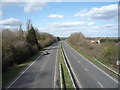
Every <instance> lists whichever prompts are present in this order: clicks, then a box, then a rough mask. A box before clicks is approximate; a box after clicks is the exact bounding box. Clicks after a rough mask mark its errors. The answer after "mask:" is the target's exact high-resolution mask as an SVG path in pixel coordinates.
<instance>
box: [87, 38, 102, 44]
mask: <svg viewBox="0 0 120 90" xmlns="http://www.w3.org/2000/svg"><path fill="white" fill-rule="evenodd" d="M87 40H90V42H92V43H101V42H100V40H101V39H100V38H87Z"/></svg>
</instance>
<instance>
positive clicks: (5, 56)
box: [2, 20, 58, 72]
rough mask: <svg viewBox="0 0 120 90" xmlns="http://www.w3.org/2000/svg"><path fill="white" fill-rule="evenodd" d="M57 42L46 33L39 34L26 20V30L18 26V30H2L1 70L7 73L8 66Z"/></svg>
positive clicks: (20, 61)
mask: <svg viewBox="0 0 120 90" xmlns="http://www.w3.org/2000/svg"><path fill="white" fill-rule="evenodd" d="M56 41H58V39H57V37H54V36H53V35H51V34H48V33H41V32H39V31H38V29H37V28H34V27H33V25H32V23H31V21H30V20H28V22H27V24H26V30H23V29H22V25H20V27H19V29H18V30H10V29H4V30H2V70H3V72H5V71H7V70H8V68H9V67H10V66H13V65H17V64H20V63H22V62H24V61H25V60H27V59H29V58H30V57H31V56H33V55H34V54H36V53H37V52H38V51H40V50H42V49H43V48H44V47H46V46H49V45H51V44H52V43H54V42H56Z"/></svg>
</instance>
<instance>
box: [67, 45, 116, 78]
mask: <svg viewBox="0 0 120 90" xmlns="http://www.w3.org/2000/svg"><path fill="white" fill-rule="evenodd" d="M68 44H69V45H70V46H71V47H72V48H74V49H75V50H76V51H77V52H78V53H80V54H81V55H83V56H84V57H85V58H87V59H88V60H89V61H91V62H92V63H94V64H95V65H96V66H98V67H99V68H101V69H102V70H104V71H105V72H106V73H108V74H109V75H110V76H112V77H114V78H116V79H117V80H118V75H116V74H114V73H113V72H111V71H109V70H108V69H106V68H104V67H103V66H101V65H100V64H99V63H97V62H96V61H95V60H94V59H95V58H93V57H92V56H90V55H88V54H86V53H85V52H83V51H81V50H80V49H78V48H77V47H75V46H74V45H72V44H71V43H68ZM96 59H97V58H96ZM106 66H108V65H106Z"/></svg>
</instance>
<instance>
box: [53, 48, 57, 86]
mask: <svg viewBox="0 0 120 90" xmlns="http://www.w3.org/2000/svg"><path fill="white" fill-rule="evenodd" d="M57 47H58V46H57ZM57 59H58V49H57V51H56V61H55V72H54V88H55V85H56V68H57Z"/></svg>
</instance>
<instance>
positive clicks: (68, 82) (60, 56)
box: [58, 45, 73, 89]
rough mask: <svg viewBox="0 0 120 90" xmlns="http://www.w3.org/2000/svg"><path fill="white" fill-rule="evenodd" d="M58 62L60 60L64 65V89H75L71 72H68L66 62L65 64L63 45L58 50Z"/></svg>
mask: <svg viewBox="0 0 120 90" xmlns="http://www.w3.org/2000/svg"><path fill="white" fill-rule="evenodd" d="M58 60H59V63H61V64H62V69H63V75H64V76H63V81H64V82H62V86H63V88H64V89H69V88H73V84H72V81H71V78H70V75H69V72H68V70H67V67H66V65H65V62H64V57H63V54H62V48H61V45H59V49H58ZM64 84H65V85H64Z"/></svg>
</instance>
